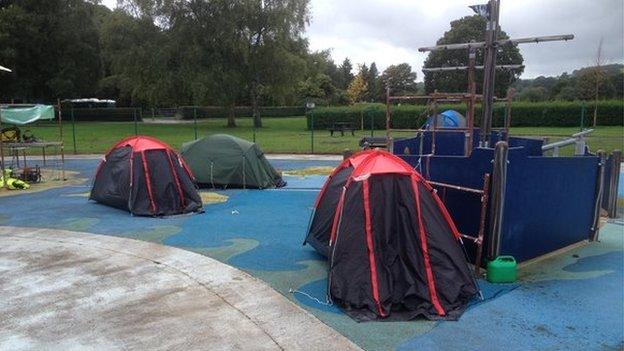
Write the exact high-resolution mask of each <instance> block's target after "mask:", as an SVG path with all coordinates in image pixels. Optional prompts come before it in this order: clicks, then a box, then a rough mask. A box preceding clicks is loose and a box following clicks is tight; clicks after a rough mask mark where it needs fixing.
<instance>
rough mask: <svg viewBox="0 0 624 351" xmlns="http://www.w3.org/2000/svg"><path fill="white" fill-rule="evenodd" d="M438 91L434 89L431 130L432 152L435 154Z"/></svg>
mask: <svg viewBox="0 0 624 351" xmlns="http://www.w3.org/2000/svg"><path fill="white" fill-rule="evenodd" d="M437 93H438V91H437V90H436V91H434V92H433V94H434V95H433V102H432V110H433V111H432V112H433V116H431V121H432V125H433V126H432V129H431V130H432V132H431V154H432V155H435V149H436V129H437V127H438V126H437V124H438V102H437V101H436V98H435V94H437Z"/></svg>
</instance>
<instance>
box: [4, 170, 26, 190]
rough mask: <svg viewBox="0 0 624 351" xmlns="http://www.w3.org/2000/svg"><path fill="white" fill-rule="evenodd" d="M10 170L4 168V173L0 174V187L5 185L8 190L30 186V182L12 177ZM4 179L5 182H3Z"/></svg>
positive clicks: (23, 188)
mask: <svg viewBox="0 0 624 351" xmlns="http://www.w3.org/2000/svg"><path fill="white" fill-rule="evenodd" d="M10 174H11V171H10V170H4V175H3V176H0V187H5V186H6V187H7V188H8V189H9V190H25V189H29V188H30V184H28V183H26V182H25V181H23V180H20V179H17V178H12V177H10V176H9V175H10ZM5 179H6V184H5V183H4V182H5Z"/></svg>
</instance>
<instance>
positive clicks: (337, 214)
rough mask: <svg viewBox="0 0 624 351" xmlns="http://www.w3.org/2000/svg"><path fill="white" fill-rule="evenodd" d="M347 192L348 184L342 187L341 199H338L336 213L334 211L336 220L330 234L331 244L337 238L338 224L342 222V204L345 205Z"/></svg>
mask: <svg viewBox="0 0 624 351" xmlns="http://www.w3.org/2000/svg"><path fill="white" fill-rule="evenodd" d="M347 184H348V182H347ZM346 192H347V186H346V185H345V187H344V188H342V193H341V194H340V200H338V206H336V213H334V220H333V222H332V228H331V235H330V236H329V245H331V244H332V243H333V242H334V240H336V233H337V232H338V224H339V222H340V215H341V214H342V206H343V205H344V199H345V193H346Z"/></svg>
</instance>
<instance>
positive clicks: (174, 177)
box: [167, 150, 186, 208]
mask: <svg viewBox="0 0 624 351" xmlns="http://www.w3.org/2000/svg"><path fill="white" fill-rule="evenodd" d="M167 161H169V168H170V169H171V174H173V179H174V180H175V184H176V188H177V189H178V195H180V204H181V205H182V208H184V207H186V203H185V201H184V193H183V192H182V185H181V184H180V179H179V178H178V172H176V169H175V167H174V166H173V161H172V160H171V151H169V150H167Z"/></svg>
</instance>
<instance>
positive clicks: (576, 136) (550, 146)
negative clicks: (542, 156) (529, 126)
mask: <svg viewBox="0 0 624 351" xmlns="http://www.w3.org/2000/svg"><path fill="white" fill-rule="evenodd" d="M593 131H594V130H593V129H588V130H584V131H582V132H578V133H576V134H572V137H571V138H568V139H565V140H560V141H556V142H554V143H550V144H546V145H544V146H542V151H548V150H551V149H556V148H559V147H562V146H568V145H572V144H575V143H576V142H577V141H578V140H579V139H580V138H581V137H583V136H585V135H587V134H589V133H591V132H593Z"/></svg>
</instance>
